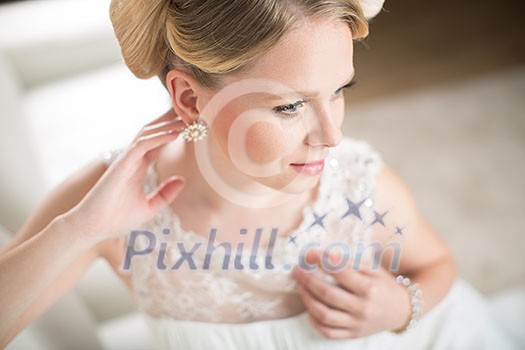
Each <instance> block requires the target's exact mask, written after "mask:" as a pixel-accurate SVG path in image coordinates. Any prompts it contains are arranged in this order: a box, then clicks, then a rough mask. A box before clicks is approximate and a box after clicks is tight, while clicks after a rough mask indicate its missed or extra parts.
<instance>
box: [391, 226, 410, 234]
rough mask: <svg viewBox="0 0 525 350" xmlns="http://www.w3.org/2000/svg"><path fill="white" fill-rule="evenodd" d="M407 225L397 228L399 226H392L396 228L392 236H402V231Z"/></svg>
mask: <svg viewBox="0 0 525 350" xmlns="http://www.w3.org/2000/svg"><path fill="white" fill-rule="evenodd" d="M407 226H408V225H405V226H403V227H399V226H394V227H395V228H396V232H394V235H400V236H403V230H404V229H405V228H406V227H407Z"/></svg>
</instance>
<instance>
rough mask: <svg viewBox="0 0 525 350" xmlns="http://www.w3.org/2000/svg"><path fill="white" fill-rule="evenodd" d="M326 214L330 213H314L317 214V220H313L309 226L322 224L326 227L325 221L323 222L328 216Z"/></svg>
mask: <svg viewBox="0 0 525 350" xmlns="http://www.w3.org/2000/svg"><path fill="white" fill-rule="evenodd" d="M326 215H328V213H326V214H324V215H322V216H321V215H317V214H316V213H314V216H315V221H314V222H313V224H311V225H310V226H308V228H310V227H312V226H315V225H319V226H321V227H322V228H324V229H326V227H324V223H323V220H324V218H325V217H326Z"/></svg>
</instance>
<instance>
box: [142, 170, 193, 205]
mask: <svg viewBox="0 0 525 350" xmlns="http://www.w3.org/2000/svg"><path fill="white" fill-rule="evenodd" d="M185 182H186V179H184V178H183V177H181V176H171V177H169V178H167V179H166V180H164V181H163V182H162V183H161V184H160V185H159V186H158V188H157V189H156V190H155V191H154V192H153V193H152V194H151V195H150V196H149V197H148V204H149V207H150V209H151V211H152V212H153V213H156V212H158V211H159V210H161V209H162V208H164V207H166V206H167V205H169V204H170V203H171V202H172V201H173V200H174V199H175V197H177V195H178V194H179V193H180V191H181V190H182V188H183V187H184V184H185Z"/></svg>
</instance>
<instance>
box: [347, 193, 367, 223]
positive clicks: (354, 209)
mask: <svg viewBox="0 0 525 350" xmlns="http://www.w3.org/2000/svg"><path fill="white" fill-rule="evenodd" d="M345 199H346V203H347V204H348V210H347V211H346V213H344V214H343V216H341V219H343V218H345V217H346V216H349V215H352V214H354V215H355V216H357V217H358V218H359V220H363V219H362V218H361V214H360V213H359V208H360V207H361V206H362V205H363V203H364V202H365V201H366V198H365V199H363V200H362V201H361V202H359V203H357V204H355V203H354V202H352V201H351V200H350V199H348V198H345Z"/></svg>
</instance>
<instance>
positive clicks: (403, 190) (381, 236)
mask: <svg viewBox="0 0 525 350" xmlns="http://www.w3.org/2000/svg"><path fill="white" fill-rule="evenodd" d="M375 210H376V212H377V214H378V215H383V214H385V215H384V216H383V222H384V224H385V225H384V226H383V225H381V224H378V223H376V224H375V225H373V226H372V241H373V242H379V243H380V244H381V245H382V247H383V248H384V251H383V254H382V259H381V265H382V266H383V267H385V268H388V267H389V266H390V263H391V261H392V256H393V254H394V253H395V252H396V249H399V250H398V252H399V255H400V257H401V258H400V260H399V261H400V264H399V270H398V273H406V274H409V273H410V272H411V271H415V270H418V269H420V268H422V267H424V266H428V265H432V264H435V263H438V262H440V261H442V260H443V259H451V256H452V254H451V251H450V249H449V247H448V245H447V243H446V241H445V240H444V239H443V238H442V237H441V236H440V235H439V233H438V232H437V231H436V230H435V229H434V228H433V227H432V226H431V225H430V223H429V222H428V221H427V220H426V218H425V217H424V216H423V215H422V213H421V212H420V210H419V208H418V206H417V203H416V200H415V198H414V196H413V194H412V192H411V190H410V189H409V187H408V186H407V185H406V184H405V183H404V181H403V180H402V179H401V178H400V177H399V176H398V175H397V174H396V173H395V172H394V171H393V170H392V169H391V168H389V167H388V166H387V165H383V166H382V168H381V169H380V170H379V172H378V174H377V177H376V200H375Z"/></svg>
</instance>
